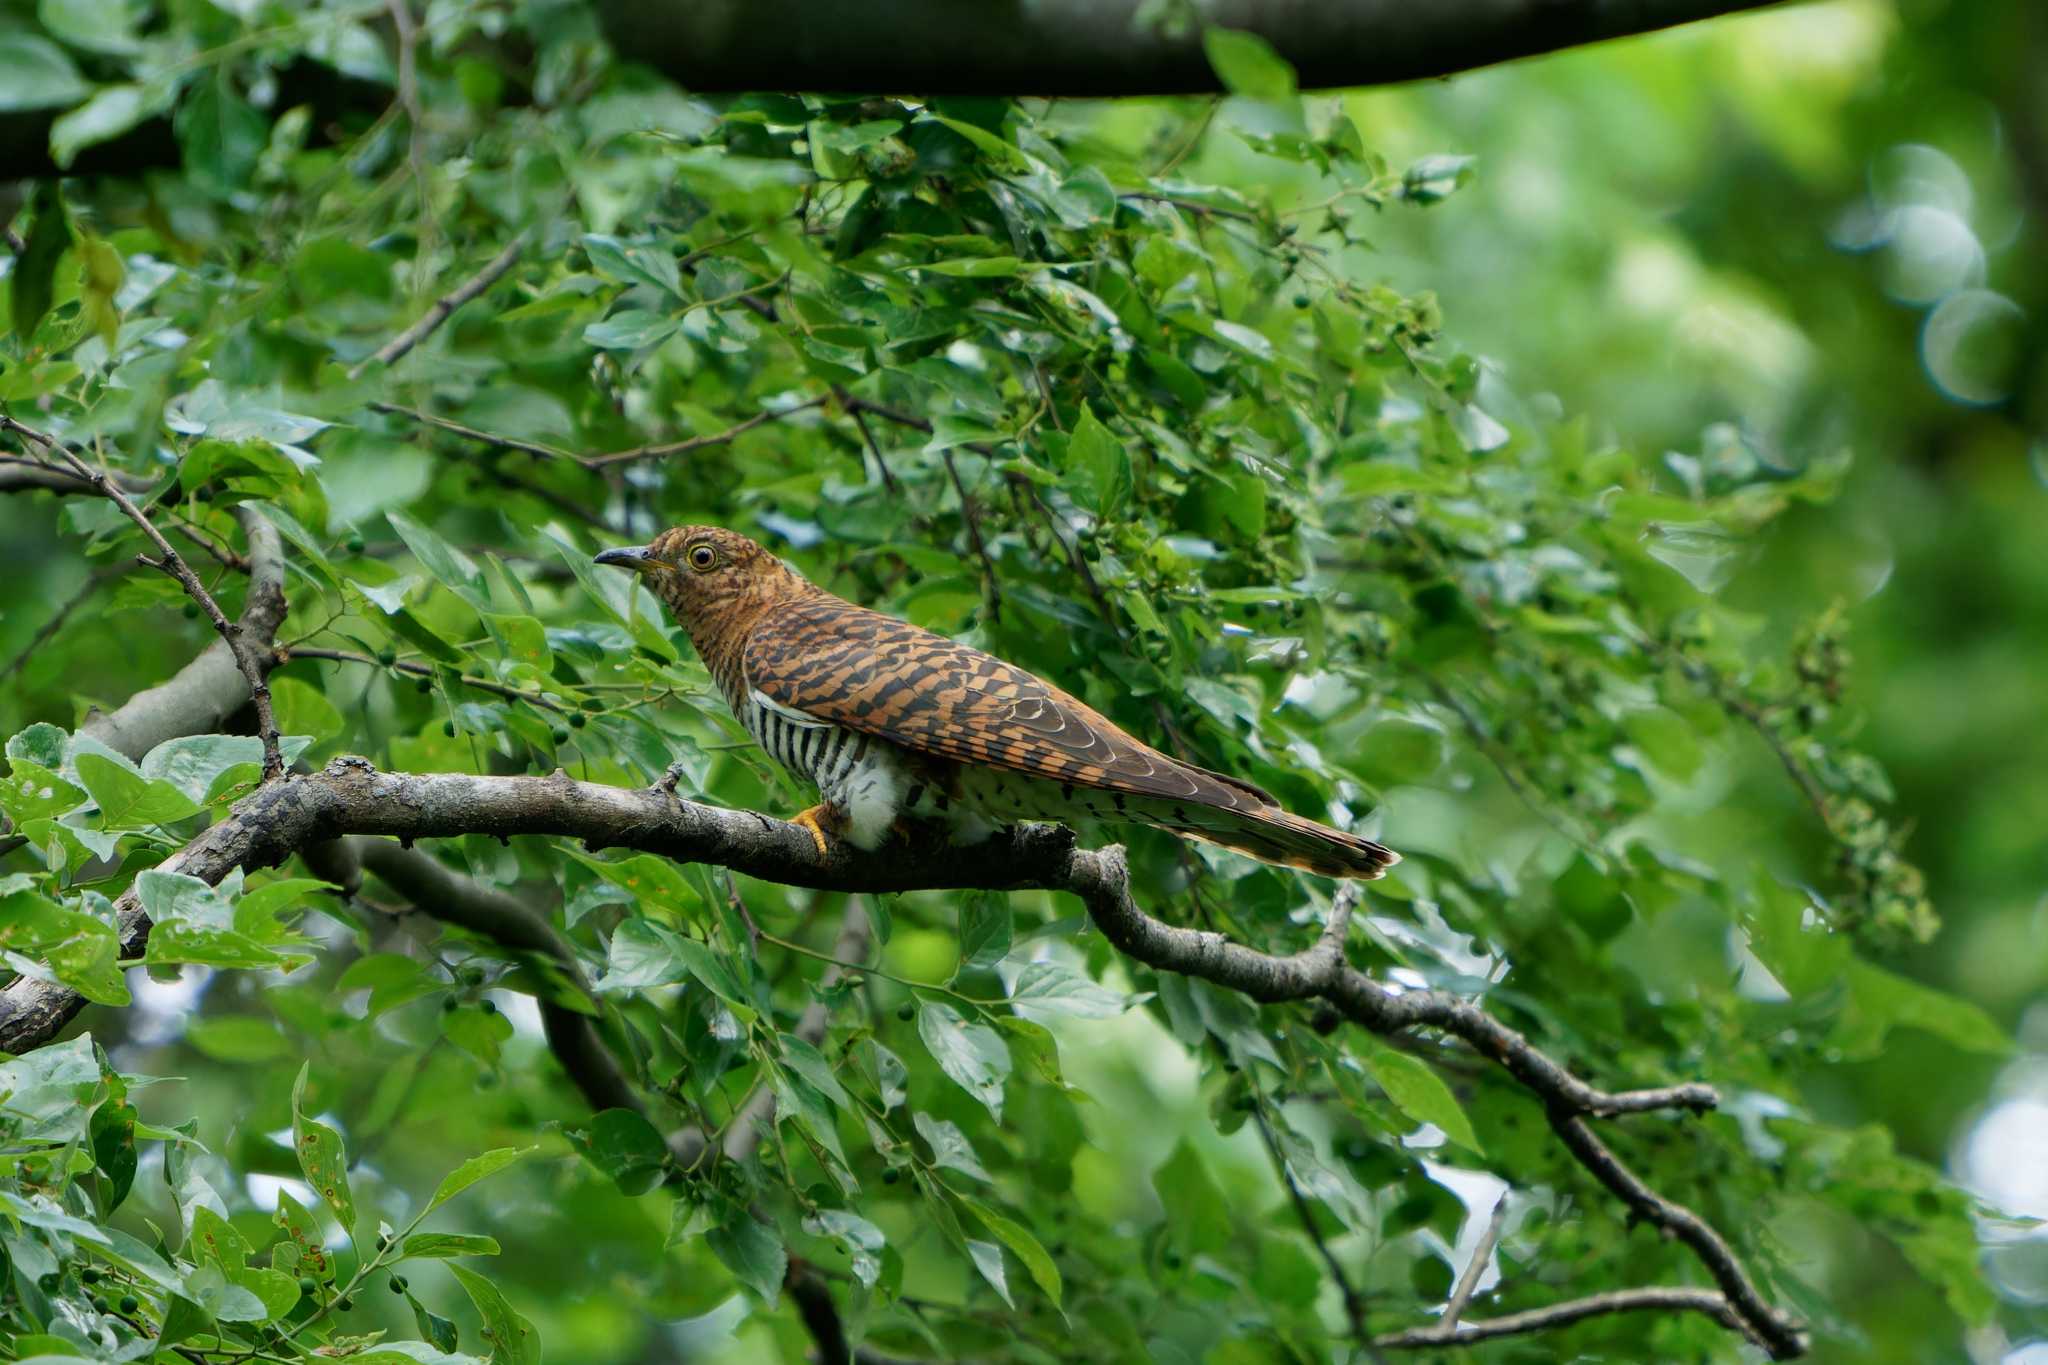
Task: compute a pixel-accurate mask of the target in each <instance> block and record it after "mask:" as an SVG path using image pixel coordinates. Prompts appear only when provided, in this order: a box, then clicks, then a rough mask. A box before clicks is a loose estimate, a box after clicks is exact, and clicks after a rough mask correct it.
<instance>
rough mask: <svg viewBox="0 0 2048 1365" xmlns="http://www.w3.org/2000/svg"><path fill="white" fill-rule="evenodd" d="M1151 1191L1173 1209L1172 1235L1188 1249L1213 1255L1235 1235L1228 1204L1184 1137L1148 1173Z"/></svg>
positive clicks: (1198, 1155) (1222, 1248)
mask: <svg viewBox="0 0 2048 1365" xmlns="http://www.w3.org/2000/svg"><path fill="white" fill-rule="evenodd" d="M1152 1189H1153V1191H1154V1192H1155V1193H1157V1194H1158V1196H1159V1202H1160V1203H1161V1204H1162V1205H1163V1206H1165V1207H1166V1208H1169V1209H1171V1210H1173V1218H1172V1227H1171V1231H1172V1235H1173V1236H1174V1237H1176V1238H1179V1239H1180V1240H1181V1241H1182V1242H1183V1243H1184V1244H1185V1245H1186V1246H1187V1247H1188V1248H1189V1249H1190V1250H1192V1251H1200V1252H1207V1253H1209V1254H1211V1255H1214V1254H1216V1253H1218V1252H1221V1251H1223V1250H1224V1249H1225V1248H1226V1247H1228V1246H1229V1245H1230V1242H1231V1239H1232V1237H1233V1236H1234V1235H1235V1228H1234V1226H1233V1224H1232V1222H1231V1218H1230V1204H1229V1202H1228V1201H1227V1200H1225V1199H1224V1197H1223V1191H1222V1190H1221V1189H1219V1188H1218V1187H1217V1185H1216V1180H1215V1177H1213V1176H1211V1175H1210V1174H1209V1168H1208V1167H1207V1166H1206V1165H1204V1164H1203V1162H1202V1158H1201V1155H1200V1153H1198V1152H1196V1151H1195V1149H1194V1147H1193V1146H1192V1145H1191V1144H1190V1143H1189V1142H1188V1140H1187V1139H1186V1138H1182V1139H1181V1140H1180V1141H1179V1142H1178V1143H1176V1144H1175V1145H1174V1148H1173V1153H1172V1155H1170V1156H1168V1157H1167V1158H1166V1160H1165V1161H1163V1162H1161V1163H1160V1166H1159V1169H1158V1170H1156V1171H1154V1172H1153V1173H1152Z"/></svg>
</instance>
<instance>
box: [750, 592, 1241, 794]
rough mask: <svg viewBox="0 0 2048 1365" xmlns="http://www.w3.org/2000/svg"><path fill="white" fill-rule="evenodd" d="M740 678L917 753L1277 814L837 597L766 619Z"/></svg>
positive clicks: (988, 659)
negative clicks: (742, 677)
mask: <svg viewBox="0 0 2048 1365" xmlns="http://www.w3.org/2000/svg"><path fill="white" fill-rule="evenodd" d="M744 667H745V672H744V677H745V680H746V685H747V686H748V687H749V688H751V689H752V690H753V691H755V692H756V693H758V694H759V695H760V697H761V698H762V699H763V700H764V701H765V702H766V703H767V704H768V705H770V706H772V707H778V708H784V709H787V710H790V711H797V712H802V713H803V714H804V715H807V716H811V717H814V718H816V719H817V720H821V721H826V722H829V723H831V724H834V725H840V726H844V727H846V728H847V729H850V730H859V731H862V732H864V733H866V734H871V735H878V736H880V737H881V738H883V739H886V740H888V741H890V742H891V743H893V744H897V745H900V746H902V747H903V748H905V749H909V750H912V751H914V752H919V753H928V754H935V755H938V756H940V757H943V758H948V759H952V760H954V761H955V762H959V763H975V764H984V765H987V766H989V767H995V768H1007V769H1010V770H1011V771H1014V772H1019V773H1026V774H1029V775H1031V776H1033V777H1039V778H1044V779H1045V780H1047V781H1050V782H1060V783H1067V784H1070V785H1072V786H1076V787H1087V788H1094V789H1097V790H1102V791H1113V792H1125V793H1128V794H1130V795H1133V796H1157V797H1166V798H1169V799H1172V800H1177V801H1186V802H1190V803H1193V804H1196V805H1202V806H1213V807H1218V808H1221V809H1223V810H1244V811H1258V810H1262V809H1265V808H1270V807H1272V806H1274V805H1275V804H1276V803H1275V802H1274V800H1273V798H1272V797H1270V796H1268V795H1267V794H1266V793H1265V792H1263V791H1261V790H1259V789H1258V788H1257V787H1254V786H1252V785H1251V784H1250V783H1249V782H1240V781H1238V780H1237V779H1236V778H1233V777H1226V776H1224V775H1223V774H1221V773H1212V772H1210V771H1208V770H1207V769H1205V768H1197V767H1194V766H1192V765H1190V764H1186V763H1180V762H1176V761H1175V760H1174V759H1171V758H1168V757H1167V756H1166V755H1165V754H1162V753H1160V752H1159V751H1158V750H1156V749H1153V748H1152V747H1151V746H1149V745H1147V744H1145V743H1144V742H1143V741H1141V740H1138V739H1136V738H1134V737H1133V736H1131V735H1129V734H1127V733H1125V732H1124V731H1123V730H1121V729H1119V728H1118V727H1117V726H1116V725H1115V724H1114V723H1113V722H1111V721H1110V720H1109V719H1108V718H1107V717H1105V716H1103V715H1101V714H1100V713H1099V712H1096V711H1094V710H1092V709H1090V708H1089V707H1088V706H1086V705H1085V704H1083V703H1082V702H1080V701H1078V700H1076V699H1075V698H1073V697H1070V696H1068V695H1067V694H1066V693H1065V692H1062V691H1060V690H1059V689H1058V688H1057V687H1054V686H1052V685H1051V684H1050V683H1047V682H1044V681H1042V680H1040V679H1038V678H1035V677H1033V676H1032V675H1031V674H1029V673H1026V672H1025V671H1024V670H1023V669H1021V668H1016V667H1013V666H1011V665H1010V664H1006V663H1004V662H1003V661H1002V660H1001V659H998V658H996V657H995V656H994V655H992V654H985V653H983V652H982V651H981V650H978V649H974V648H972V647H971V646H968V645H963V644H960V643H958V642H956V641H953V640H948V639H946V638H945V637H944V636H941V635H934V634H932V633H931V632H930V631H927V630H920V629H918V628H917V627H916V626H913V625H909V624H907V623H905V622H902V621H898V620H896V619H895V618H894V617H889V616H884V615H882V614H881V613H879V612H873V611H869V610H867V609H866V608H864V607H857V606H854V605H853V604H852V603H850V602H844V601H841V600H840V599H838V598H836V597H828V596H824V595H820V596H819V597H817V598H814V599H811V600H808V601H804V602H800V603H792V604H789V605H786V606H781V607H778V608H776V609H775V610H773V611H771V612H769V613H767V615H766V616H765V617H764V618H763V619H762V620H761V621H760V622H758V623H757V624H756V625H755V627H754V629H753V631H752V632H751V634H750V635H749V637H748V639H747V643H746V650H745V655H744Z"/></svg>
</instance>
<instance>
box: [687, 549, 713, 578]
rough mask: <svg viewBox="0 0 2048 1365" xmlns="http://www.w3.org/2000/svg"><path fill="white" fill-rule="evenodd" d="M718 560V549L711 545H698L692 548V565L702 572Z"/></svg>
mask: <svg viewBox="0 0 2048 1365" xmlns="http://www.w3.org/2000/svg"><path fill="white" fill-rule="evenodd" d="M717 562H718V551H716V550H714V549H712V548H711V547H710V546H709V545H697V546H693V547H691V550H690V567H691V568H693V569H696V570H698V571H699V572H702V571H703V570H705V569H708V568H710V567H711V566H712V565H713V564H716V563H717Z"/></svg>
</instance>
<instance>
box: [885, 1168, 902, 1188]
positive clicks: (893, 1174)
mask: <svg viewBox="0 0 2048 1365" xmlns="http://www.w3.org/2000/svg"><path fill="white" fill-rule="evenodd" d="M902 1178H903V1173H902V1172H901V1171H899V1170H897V1169H896V1168H895V1167H894V1166H891V1167H890V1168H889V1169H888V1170H886V1171H883V1172H882V1183H883V1184H884V1185H893V1184H895V1183H896V1182H897V1181H899V1180H901V1179H902Z"/></svg>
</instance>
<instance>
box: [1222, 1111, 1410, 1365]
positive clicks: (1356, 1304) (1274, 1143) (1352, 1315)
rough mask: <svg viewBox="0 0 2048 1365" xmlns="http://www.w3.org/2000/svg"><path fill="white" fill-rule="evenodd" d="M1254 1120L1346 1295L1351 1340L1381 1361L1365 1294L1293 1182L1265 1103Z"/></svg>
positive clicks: (1312, 1237)
mask: <svg viewBox="0 0 2048 1365" xmlns="http://www.w3.org/2000/svg"><path fill="white" fill-rule="evenodd" d="M1252 1119H1253V1121H1254V1122H1255V1123H1256V1124H1257V1125H1258V1129H1259V1136H1260V1137H1261V1138H1264V1139H1265V1142H1266V1150H1267V1151H1268V1152H1270V1153H1271V1154H1272V1157H1273V1164H1274V1165H1275V1166H1276V1167H1278V1168H1279V1171H1280V1183H1281V1184H1282V1185H1284V1186H1285V1187H1286V1188H1287V1198H1288V1200H1289V1201H1290V1202H1292V1203H1293V1205H1294V1215H1295V1218H1296V1219H1297V1220H1298V1221H1299V1222H1300V1223H1301V1227H1302V1230H1303V1231H1304V1232H1306V1233H1307V1234H1308V1239H1309V1241H1311V1242H1313V1243H1314V1244H1315V1248H1316V1251H1317V1253H1318V1254H1319V1255H1321V1257H1322V1258H1323V1265H1324V1266H1325V1267H1326V1268H1328V1270H1329V1272H1330V1278H1331V1279H1332V1280H1334V1281H1336V1284H1337V1289H1338V1292H1339V1293H1341V1294H1342V1295H1343V1296H1344V1316H1345V1318H1346V1320H1348V1321H1349V1322H1350V1324H1351V1339H1352V1340H1353V1341H1355V1342H1356V1343H1358V1346H1359V1349H1360V1350H1363V1351H1366V1352H1369V1353H1370V1354H1371V1355H1372V1356H1373V1358H1374V1359H1378V1358H1379V1351H1378V1350H1377V1349H1376V1347H1375V1345H1374V1342H1373V1339H1372V1337H1371V1336H1369V1335H1368V1334H1367V1332H1366V1330H1365V1309H1366V1303H1365V1295H1364V1294H1362V1293H1360V1292H1359V1290H1358V1286H1356V1285H1354V1284H1352V1283H1351V1276H1350V1275H1348V1274H1347V1273H1345V1270H1344V1263H1343V1262H1342V1261H1339V1260H1338V1259H1337V1253H1336V1252H1335V1251H1332V1250H1331V1249H1330V1243H1329V1239H1328V1238H1326V1237H1324V1236H1323V1230H1322V1229H1321V1228H1319V1227H1317V1226H1316V1214H1315V1210H1314V1209H1312V1208H1310V1207H1309V1203H1308V1199H1307V1197H1306V1196H1305V1195H1303V1194H1302V1192H1301V1187H1300V1186H1299V1185H1296V1184H1295V1183H1294V1172H1293V1171H1292V1170H1290V1169H1288V1166H1287V1158H1286V1157H1285V1156H1284V1155H1283V1154H1282V1153H1281V1151H1280V1140H1279V1139H1278V1138H1277V1137H1275V1136H1273V1125H1272V1122H1271V1121H1270V1120H1268V1119H1267V1117H1266V1106H1265V1103H1264V1101H1263V1100H1260V1101H1258V1102H1256V1103H1255V1104H1254V1105H1253V1107H1252Z"/></svg>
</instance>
